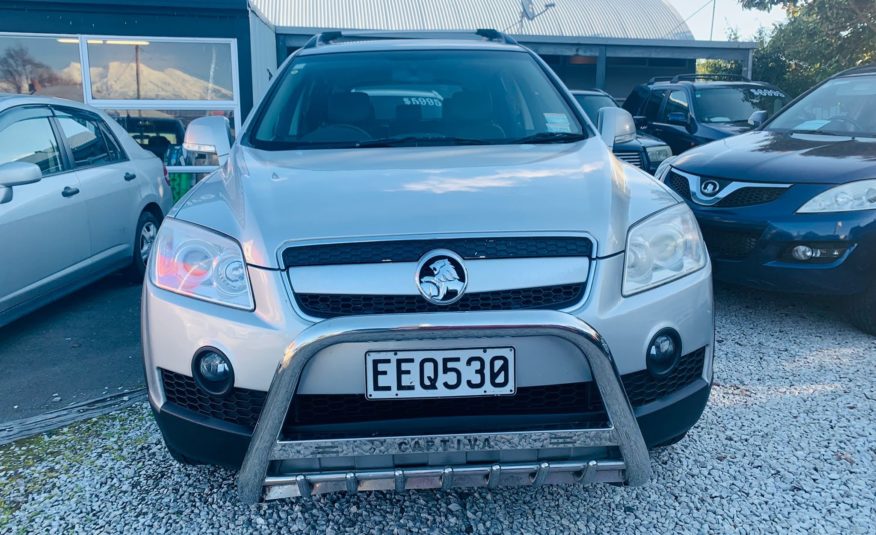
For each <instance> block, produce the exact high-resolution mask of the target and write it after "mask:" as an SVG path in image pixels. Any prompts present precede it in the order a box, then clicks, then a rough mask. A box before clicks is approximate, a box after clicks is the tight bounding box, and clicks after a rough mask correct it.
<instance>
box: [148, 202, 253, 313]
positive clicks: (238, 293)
mask: <svg viewBox="0 0 876 535" xmlns="http://www.w3.org/2000/svg"><path fill="white" fill-rule="evenodd" d="M149 279H150V280H151V281H152V283H153V284H154V285H155V286H158V287H159V288H163V289H165V290H168V291H171V292H174V293H178V294H181V295H186V296H189V297H194V298H196V299H203V300H204V301H210V302H212V303H219V304H221V305H226V306H230V307H234V308H241V309H244V310H253V309H254V308H255V306H254V304H253V298H252V290H251V289H250V285H249V277H248V275H247V270H246V263H245V262H244V260H243V253H242V252H241V250H240V245H238V243H237V242H236V241H234V240H232V239H231V238H228V237H226V236H223V235H221V234H218V233H216V232H212V231H209V230H207V229H205V228H203V227H199V226H197V225H192V224H190V223H184V222H182V221H180V220H178V219H172V218H167V219H165V220H164V223H163V224H162V225H161V230H160V231H159V232H158V237H157V238H156V240H155V246H154V247H153V248H152V259H151V265H150V268H149Z"/></svg>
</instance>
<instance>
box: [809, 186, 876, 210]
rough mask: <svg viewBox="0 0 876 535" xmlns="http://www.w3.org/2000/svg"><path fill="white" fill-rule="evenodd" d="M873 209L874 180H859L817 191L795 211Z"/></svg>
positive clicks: (875, 201) (875, 187) (875, 207)
mask: <svg viewBox="0 0 876 535" xmlns="http://www.w3.org/2000/svg"><path fill="white" fill-rule="evenodd" d="M873 209H876V180H861V181H860V182H849V183H848V184H843V185H842V186H837V187H835V188H830V189H829V190H827V191H824V192H822V193H819V194H818V195H816V196H815V197H812V198H811V199H810V200H809V202H807V203H806V204H804V205H803V206H801V207H800V209H799V210H797V213H798V214H817V213H823V212H853V211H855V210H873Z"/></svg>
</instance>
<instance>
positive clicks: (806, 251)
mask: <svg viewBox="0 0 876 535" xmlns="http://www.w3.org/2000/svg"><path fill="white" fill-rule="evenodd" d="M814 254H815V251H813V250H812V247H809V246H808V245H798V246H796V247H794V248H793V249H791V256H793V257H794V258H796V259H797V260H809V259H810V258H812V255H814Z"/></svg>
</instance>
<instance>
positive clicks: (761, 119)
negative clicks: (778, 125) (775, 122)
mask: <svg viewBox="0 0 876 535" xmlns="http://www.w3.org/2000/svg"><path fill="white" fill-rule="evenodd" d="M766 120H767V112H766V110H757V111H756V112H754V113H752V114H751V117H749V118H748V124H750V125H751V126H753V127H754V128H757V127H758V126H760V125H762V124H763V123H765V122H766Z"/></svg>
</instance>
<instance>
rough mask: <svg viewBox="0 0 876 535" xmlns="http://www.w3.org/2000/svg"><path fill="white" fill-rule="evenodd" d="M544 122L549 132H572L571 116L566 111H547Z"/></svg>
mask: <svg viewBox="0 0 876 535" xmlns="http://www.w3.org/2000/svg"><path fill="white" fill-rule="evenodd" d="M544 123H545V126H546V127H547V131H548V132H562V133H564V134H571V133H572V125H571V124H569V116H568V115H566V114H565V113H545V114H544Z"/></svg>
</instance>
